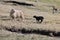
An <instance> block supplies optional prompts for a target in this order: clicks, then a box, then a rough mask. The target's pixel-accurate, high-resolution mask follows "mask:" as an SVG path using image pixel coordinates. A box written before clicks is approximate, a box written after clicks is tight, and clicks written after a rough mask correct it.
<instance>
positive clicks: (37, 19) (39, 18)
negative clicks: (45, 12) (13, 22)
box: [33, 15, 44, 23]
mask: <svg viewBox="0 0 60 40" xmlns="http://www.w3.org/2000/svg"><path fill="white" fill-rule="evenodd" d="M33 18H35V19H36V21H37V22H39V21H40V23H42V21H43V19H44V17H43V16H35V15H34V16H33Z"/></svg>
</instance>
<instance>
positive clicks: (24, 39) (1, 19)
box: [0, 4, 60, 40]
mask: <svg viewBox="0 0 60 40" xmlns="http://www.w3.org/2000/svg"><path fill="white" fill-rule="evenodd" d="M12 8H15V9H22V10H23V12H24V14H25V20H24V21H23V22H21V21H16V20H15V21H14V20H10V17H9V11H10V10H11V9H12ZM33 15H40V16H43V17H44V21H43V23H41V24H39V23H36V20H35V19H34V18H33ZM0 25H3V28H4V27H7V28H11V27H12V26H14V27H16V28H20V29H21V28H26V29H41V30H51V31H59V32H60V14H52V13H51V12H50V13H49V12H41V11H39V10H36V9H30V8H27V7H26V6H13V5H8V6H7V5H3V4H0ZM1 28H2V27H1ZM0 33H1V34H0V39H1V40H8V39H9V40H40V39H41V40H57V39H58V40H59V38H52V37H48V36H41V35H37V34H26V35H25V34H17V33H10V32H6V31H4V30H3V31H2V30H1V32H0ZM6 33H8V34H6ZM4 35H7V36H4Z"/></svg>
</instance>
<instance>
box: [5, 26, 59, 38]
mask: <svg viewBox="0 0 60 40" xmlns="http://www.w3.org/2000/svg"><path fill="white" fill-rule="evenodd" d="M5 29H6V30H7V31H11V32H16V33H22V34H41V35H47V36H51V37H60V32H57V33H56V32H55V31H50V30H40V29H31V30H29V29H25V28H22V29H19V28H15V27H14V26H12V28H5Z"/></svg>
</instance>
